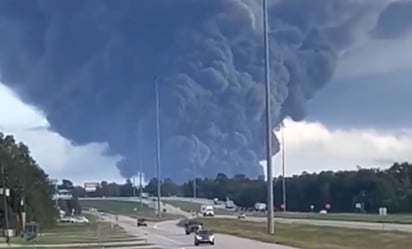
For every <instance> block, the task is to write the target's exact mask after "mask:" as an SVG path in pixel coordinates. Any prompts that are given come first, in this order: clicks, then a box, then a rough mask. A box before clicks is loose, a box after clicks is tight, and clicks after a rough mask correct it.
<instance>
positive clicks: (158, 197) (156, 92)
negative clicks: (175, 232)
mask: <svg viewBox="0 0 412 249" xmlns="http://www.w3.org/2000/svg"><path fill="white" fill-rule="evenodd" d="M155 94H156V106H155V108H156V110H155V112H156V113H155V115H156V177H157V216H158V217H159V218H160V217H161V212H160V195H161V192H160V120H159V83H158V79H157V78H156V80H155Z"/></svg>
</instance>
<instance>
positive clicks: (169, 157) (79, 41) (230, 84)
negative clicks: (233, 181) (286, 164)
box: [0, 0, 383, 180]
mask: <svg viewBox="0 0 412 249" xmlns="http://www.w3.org/2000/svg"><path fill="white" fill-rule="evenodd" d="M269 2H271V4H270V9H269V12H270V25H271V33H270V38H271V42H270V43H271V63H272V64H271V69H272V89H273V94H272V105H273V107H272V108H273V113H272V120H273V122H274V125H277V124H279V122H280V121H281V120H282V119H283V118H284V117H286V116H290V117H292V118H293V119H295V120H301V119H303V118H304V116H305V102H306V101H307V100H309V99H311V98H312V97H313V96H314V95H315V93H316V92H317V91H318V90H319V89H321V88H322V87H323V86H324V85H325V84H326V83H327V82H328V81H329V80H330V78H331V77H332V75H333V72H334V69H335V66H336V64H337V54H338V52H340V50H343V49H346V48H347V47H349V46H350V45H351V44H352V42H354V39H356V34H357V33H358V31H359V25H360V24H361V23H363V21H364V18H363V17H366V16H368V14H370V12H372V11H375V10H376V8H375V7H377V6H378V5H379V4H382V3H383V1H378V0H369V1H357V0H284V1H269ZM260 3H261V1H260V0H139V1H137V0H71V1H56V0H31V1H16V0H2V1H0V34H1V39H0V73H1V81H2V82H3V83H4V84H6V85H8V86H10V87H11V88H12V89H14V90H15V91H16V92H17V93H18V94H19V96H20V97H21V98H22V100H24V101H25V102H27V103H30V104H33V105H35V106H37V107H39V108H40V109H41V110H43V111H44V112H45V113H46V114H47V119H48V120H49V122H50V124H51V127H52V129H54V130H56V131H57V132H59V133H60V134H61V135H63V136H65V137H67V138H69V139H70V140H72V141H73V142H75V143H78V144H85V143H89V142H92V141H94V142H104V141H107V142H108V143H109V144H110V151H109V152H108V153H119V154H121V155H123V156H124V157H125V158H124V160H122V161H121V162H119V164H118V168H119V170H120V172H121V175H122V176H124V177H131V176H133V175H135V174H136V172H137V170H138V167H137V162H138V161H139V160H138V159H141V160H142V161H143V168H144V171H145V173H146V174H147V175H149V176H150V175H153V174H154V166H153V165H154V158H155V153H154V148H155V141H156V139H155V129H154V118H155V117H154V100H155V91H154V89H155V88H154V82H155V80H156V79H158V80H159V85H160V106H161V107H160V108H161V114H160V120H161V149H162V158H161V160H162V176H170V177H172V178H174V179H176V180H182V179H185V178H187V177H190V176H192V173H193V167H194V168H195V171H196V172H197V174H198V175H203V176H213V175H215V174H216V173H217V172H224V173H227V174H234V173H244V174H246V175H249V176H257V175H258V174H260V173H261V171H260V169H259V167H260V166H258V161H259V160H261V159H263V158H264V141H265V140H264V122H263V120H264V84H263V48H262V44H263V43H262V28H261V27H262V25H261V21H260V20H261V7H260ZM382 8H383V5H382ZM376 14H378V13H376ZM367 32H369V30H364V33H367ZM274 147H275V150H276V151H277V149H278V142H277V140H275V144H274Z"/></svg>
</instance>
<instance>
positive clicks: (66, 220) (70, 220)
mask: <svg viewBox="0 0 412 249" xmlns="http://www.w3.org/2000/svg"><path fill="white" fill-rule="evenodd" d="M57 221H58V222H60V223H77V224H81V223H89V220H88V219H87V218H86V217H84V216H77V217H74V216H66V217H62V218H60V219H58V220H57Z"/></svg>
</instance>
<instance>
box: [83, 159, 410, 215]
mask: <svg viewBox="0 0 412 249" xmlns="http://www.w3.org/2000/svg"><path fill="white" fill-rule="evenodd" d="M285 181H286V192H287V202H286V203H287V209H288V210H289V211H310V206H311V205H314V207H315V210H320V209H324V208H325V205H326V204H330V206H331V209H330V211H331V212H353V211H364V212H369V213H376V212H377V211H378V209H379V207H386V208H388V210H389V212H392V213H402V212H412V164H410V163H406V162H405V163H394V164H393V165H392V166H391V167H389V168H388V169H385V170H382V169H363V168H361V167H358V169H357V170H353V171H339V172H332V171H324V172H320V173H313V174H309V173H306V172H304V173H303V174H301V175H295V176H293V177H287V178H286V179H285ZM161 182H162V186H161V190H162V195H164V196H168V195H169V196H171V195H180V196H193V180H189V181H187V182H185V183H184V184H182V185H178V184H176V183H173V181H172V180H171V179H162V181H161ZM196 185H197V196H198V197H205V198H219V199H221V200H225V199H226V197H229V198H230V199H231V200H233V201H234V202H235V203H236V204H237V205H238V206H242V207H251V206H253V205H254V204H255V203H256V202H263V203H265V202H266V183H265V182H264V181H263V179H261V178H260V179H249V178H247V177H246V176H244V175H241V174H239V175H235V176H233V177H228V176H226V175H224V174H221V173H220V174H217V176H216V177H215V178H198V179H196ZM109 186H110V187H109ZM125 189H127V190H128V191H125ZM137 191H138V190H137V189H135V191H133V185H132V184H131V183H130V181H127V182H126V184H124V185H117V184H115V183H111V184H108V183H107V182H106V183H105V184H101V187H100V189H98V190H97V191H96V192H95V193H90V195H89V196H92V195H93V196H131V195H133V193H135V194H136V195H138V193H139V192H137ZM144 192H147V193H149V194H151V195H157V179H155V178H153V179H151V180H150V181H149V183H148V184H147V185H146V186H145V188H144ZM274 194H275V204H276V207H277V208H278V209H279V208H280V206H281V204H282V203H281V202H282V178H275V179H274ZM357 203H358V204H360V205H361V208H360V209H357V208H356V204H357Z"/></svg>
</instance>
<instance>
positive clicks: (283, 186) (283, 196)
mask: <svg viewBox="0 0 412 249" xmlns="http://www.w3.org/2000/svg"><path fill="white" fill-rule="evenodd" d="M284 128H285V125H284V124H283V122H282V123H281V126H280V136H281V143H282V147H281V149H282V151H281V153H282V198H283V211H286V210H287V206H286V179H285V177H286V165H285V134H284V131H283V130H284Z"/></svg>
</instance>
